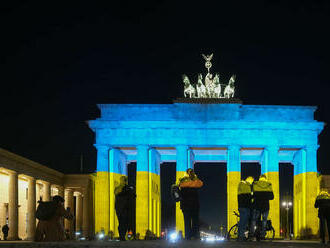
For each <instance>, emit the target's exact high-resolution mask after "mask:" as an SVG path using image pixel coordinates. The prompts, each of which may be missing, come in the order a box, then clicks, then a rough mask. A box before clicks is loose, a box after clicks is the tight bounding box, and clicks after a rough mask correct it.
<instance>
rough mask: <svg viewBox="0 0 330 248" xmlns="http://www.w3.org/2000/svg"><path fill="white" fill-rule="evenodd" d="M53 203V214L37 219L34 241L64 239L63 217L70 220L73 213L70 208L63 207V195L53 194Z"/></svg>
mask: <svg viewBox="0 0 330 248" xmlns="http://www.w3.org/2000/svg"><path fill="white" fill-rule="evenodd" d="M53 204H54V208H55V212H54V215H53V216H52V217H51V218H49V219H47V220H39V222H38V224H37V228H36V234H35V241H47V242H50V241H51V242H54V241H64V240H65V231H64V226H63V218H66V219H69V220H72V218H73V215H72V214H71V213H70V210H69V209H67V210H65V209H64V199H63V197H61V196H59V195H56V196H53Z"/></svg>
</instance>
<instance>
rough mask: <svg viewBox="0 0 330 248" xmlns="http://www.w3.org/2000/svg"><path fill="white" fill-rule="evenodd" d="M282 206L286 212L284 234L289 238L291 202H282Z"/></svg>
mask: <svg viewBox="0 0 330 248" xmlns="http://www.w3.org/2000/svg"><path fill="white" fill-rule="evenodd" d="M282 206H283V207H284V208H285V210H286V232H285V233H286V237H287V238H289V235H290V228H289V209H290V207H291V206H292V202H291V201H284V202H282ZM288 234H289V235H288Z"/></svg>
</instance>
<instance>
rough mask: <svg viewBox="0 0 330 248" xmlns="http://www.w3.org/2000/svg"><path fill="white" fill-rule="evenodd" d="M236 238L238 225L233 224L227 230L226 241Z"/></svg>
mask: <svg viewBox="0 0 330 248" xmlns="http://www.w3.org/2000/svg"><path fill="white" fill-rule="evenodd" d="M237 238H238V225H237V224H235V225H233V226H232V227H231V228H230V229H229V232H228V233H227V240H231V239H237Z"/></svg>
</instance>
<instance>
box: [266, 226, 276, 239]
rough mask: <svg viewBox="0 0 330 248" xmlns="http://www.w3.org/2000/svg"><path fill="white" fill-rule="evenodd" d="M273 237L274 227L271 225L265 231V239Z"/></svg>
mask: <svg viewBox="0 0 330 248" xmlns="http://www.w3.org/2000/svg"><path fill="white" fill-rule="evenodd" d="M274 237H275V229H274V227H271V229H270V230H267V231H266V239H269V240H273V239H274Z"/></svg>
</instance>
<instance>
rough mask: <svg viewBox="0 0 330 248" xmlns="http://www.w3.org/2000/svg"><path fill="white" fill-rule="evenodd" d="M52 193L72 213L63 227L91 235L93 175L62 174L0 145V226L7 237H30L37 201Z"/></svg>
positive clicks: (33, 233)
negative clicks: (4, 229)
mask: <svg viewBox="0 0 330 248" xmlns="http://www.w3.org/2000/svg"><path fill="white" fill-rule="evenodd" d="M54 195H60V196H62V197H63V198H64V199H65V208H67V207H70V208H71V211H72V212H73V213H74V216H75V217H74V220H73V221H67V220H65V222H64V225H65V229H68V230H69V232H70V233H71V234H73V235H74V232H76V231H79V232H82V234H83V235H84V236H90V235H92V234H93V232H94V228H93V226H94V219H93V216H94V215H93V175H90V174H86V175H82V174H79V175H78V174H77V175H75V174H72V175H64V174H63V173H60V172H58V171H56V170H53V169H50V168H48V167H46V166H43V165H41V164H39V163H36V162H33V161H31V160H29V159H26V158H24V157H21V156H18V155H16V154H13V153H11V152H9V151H6V150H4V149H1V148H0V226H1V227H2V226H3V225H5V224H8V226H9V235H8V239H9V240H18V239H23V240H34V236H35V230H36V224H37V223H36V222H37V220H36V217H35V212H36V207H37V205H38V201H39V200H43V201H50V200H51V197H52V196H54ZM1 235H2V233H1ZM1 239H3V237H1Z"/></svg>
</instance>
